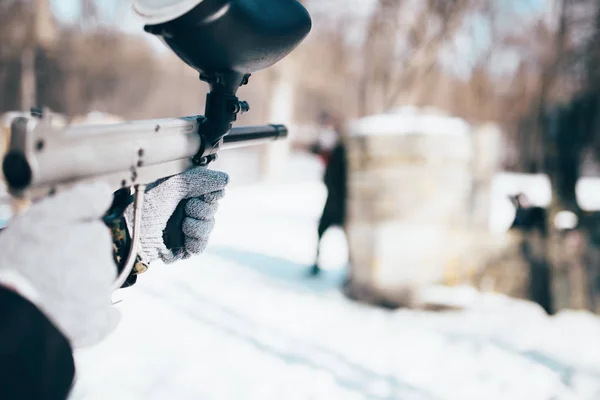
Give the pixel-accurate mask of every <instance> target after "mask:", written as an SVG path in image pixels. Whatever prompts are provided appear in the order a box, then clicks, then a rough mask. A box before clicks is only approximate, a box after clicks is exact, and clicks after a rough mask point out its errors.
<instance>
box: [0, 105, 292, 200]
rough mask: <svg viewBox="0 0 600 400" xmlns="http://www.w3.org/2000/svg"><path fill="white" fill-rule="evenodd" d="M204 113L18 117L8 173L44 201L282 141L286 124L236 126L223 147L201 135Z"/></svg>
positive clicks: (25, 194) (24, 191) (19, 187)
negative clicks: (100, 121)
mask: <svg viewBox="0 0 600 400" xmlns="http://www.w3.org/2000/svg"><path fill="white" fill-rule="evenodd" d="M203 120H204V117H202V116H190V117H182V118H168V119H154V120H143V121H132V122H127V123H124V124H111V125H91V126H70V127H66V128H62V129H57V128H55V127H51V126H50V124H48V123H47V122H46V121H44V120H43V119H42V120H36V119H35V118H17V119H15V121H14V122H13V124H12V127H11V141H10V148H9V151H8V153H7V155H6V157H5V158H4V162H3V171H4V176H5V178H6V182H7V185H8V188H9V192H10V194H11V195H12V196H14V197H17V198H25V199H32V200H35V199H38V198H41V197H44V196H46V195H48V194H49V193H50V192H52V191H55V190H59V189H60V188H61V187H64V186H69V185H71V184H73V183H77V182H89V181H95V180H103V181H105V182H107V183H109V184H110V185H111V187H112V188H113V190H115V191H116V190H118V189H121V188H125V187H129V186H132V185H136V184H149V183H151V182H154V181H156V180H157V179H160V178H164V177H168V176H171V175H174V174H177V173H180V172H183V171H185V170H186V169H188V168H192V167H194V166H195V165H197V162H196V163H195V162H194V160H198V159H202V157H203V156H204V153H208V152H211V153H214V152H215V151H216V150H227V149H230V148H235V147H244V146H250V145H256V144H260V143H265V142H268V141H272V140H277V139H281V138H284V137H286V136H287V129H286V128H285V127H284V126H282V125H265V126H252V127H239V128H233V129H232V130H231V131H230V132H229V134H227V135H226V136H225V137H224V138H222V139H221V142H220V144H219V145H218V146H214V145H213V144H209V143H208V142H209V141H208V140H207V139H206V138H204V137H203V136H202V134H201V133H200V129H199V128H200V125H201V124H202V121H203Z"/></svg>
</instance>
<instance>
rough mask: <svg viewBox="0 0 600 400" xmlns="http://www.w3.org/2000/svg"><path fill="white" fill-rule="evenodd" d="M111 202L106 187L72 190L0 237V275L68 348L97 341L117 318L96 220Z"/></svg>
mask: <svg viewBox="0 0 600 400" xmlns="http://www.w3.org/2000/svg"><path fill="white" fill-rule="evenodd" d="M112 199H113V194H112V191H111V190H110V187H109V186H108V185H104V184H93V185H80V186H76V187H75V188H73V189H70V190H66V191H64V192H61V193H58V194H57V195H55V196H53V197H50V198H47V199H45V200H43V201H41V202H39V203H37V204H34V205H33V206H32V207H31V208H30V209H29V210H27V211H26V212H25V213H24V214H23V215H19V216H16V217H14V218H13V219H12V220H11V221H10V223H9V225H8V227H7V228H6V230H5V231H4V232H2V233H0V275H2V276H4V278H5V282H6V281H7V280H8V281H9V282H8V283H9V286H10V283H18V284H17V285H15V286H16V288H17V291H19V292H20V293H21V294H22V295H23V296H24V297H26V298H28V299H29V300H30V301H32V302H33V303H34V304H35V305H36V306H37V307H38V308H39V309H40V310H41V311H42V312H44V314H46V316H47V317H48V318H49V319H50V320H51V321H53V322H54V324H56V326H57V327H58V328H59V329H60V330H61V331H62V332H63V334H65V335H66V336H67V337H68V338H69V340H70V342H71V344H72V345H73V346H74V347H80V346H87V345H92V344H95V343H97V342H99V341H100V340H102V339H103V338H104V337H105V336H106V335H108V334H109V333H110V332H112V331H113V329H115V328H116V326H117V324H118V322H119V319H120V316H119V313H118V311H117V310H116V309H115V308H114V307H113V306H112V301H111V294H112V290H111V285H112V284H113V283H114V281H115V279H116V276H117V267H116V265H115V262H114V259H113V250H112V238H111V235H110V231H109V229H108V228H107V227H106V225H104V223H103V222H102V221H101V217H102V216H103V215H104V213H105V212H106V211H107V210H108V208H109V206H110V204H111V202H112ZM7 277H9V278H7ZM15 277H18V278H17V279H15ZM11 281H12V282H11ZM19 289H21V290H19ZM25 289H27V290H25Z"/></svg>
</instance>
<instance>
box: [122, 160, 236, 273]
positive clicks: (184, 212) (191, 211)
mask: <svg viewBox="0 0 600 400" xmlns="http://www.w3.org/2000/svg"><path fill="white" fill-rule="evenodd" d="M228 182H229V176H228V175H227V174H226V173H224V172H220V171H214V170H210V169H207V168H203V167H197V168H193V169H190V170H188V171H186V172H183V173H181V174H179V175H175V176H172V177H170V178H165V179H161V180H159V181H157V182H155V183H154V184H152V185H149V186H148V188H147V189H146V194H145V199H144V205H143V208H142V223H141V227H140V229H141V231H140V257H141V259H142V261H143V262H144V263H151V262H153V261H156V260H158V259H160V260H162V261H163V262H165V263H172V262H175V261H177V260H181V259H185V258H189V257H190V256H191V255H193V254H199V253H202V252H203V251H204V249H205V248H206V245H207V243H208V237H209V235H210V233H211V231H212V229H213V227H214V224H215V219H214V216H215V213H216V212H217V208H218V201H219V200H220V199H221V198H223V195H224V189H225V187H226V186H227V183H228ZM125 221H126V222H127V228H128V230H129V232H130V233H131V232H132V221H133V206H132V205H130V206H129V207H128V208H127V209H126V210H125ZM167 223H168V224H167ZM165 239H166V241H165Z"/></svg>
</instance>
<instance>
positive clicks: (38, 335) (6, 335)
mask: <svg viewBox="0 0 600 400" xmlns="http://www.w3.org/2000/svg"><path fill="white" fill-rule="evenodd" d="M0 321H2V325H3V328H2V329H0V398H2V399H21V400H29V399H31V400H34V399H36V400H37V399H47V400H55V399H56V400H63V399H66V398H67V396H68V394H69V392H70V390H71V385H72V382H73V378H74V376H75V363H74V361H73V355H72V349H71V345H70V344H69V341H68V339H67V338H66V336H65V335H63V334H62V333H61V332H60V331H59V330H58V328H57V327H56V326H55V325H54V324H53V323H52V322H50V320H49V319H48V318H47V317H46V316H45V315H44V314H43V313H42V312H41V311H40V310H39V309H38V308H37V307H36V306H35V305H34V304H33V303H31V302H30V301H29V300H27V299H26V298H24V297H22V296H21V295H20V294H19V293H17V292H16V291H14V290H12V289H11V288H8V287H6V286H2V285H0Z"/></svg>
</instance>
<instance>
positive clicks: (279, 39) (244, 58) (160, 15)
mask: <svg viewBox="0 0 600 400" xmlns="http://www.w3.org/2000/svg"><path fill="white" fill-rule="evenodd" d="M134 10H136V12H137V13H138V14H139V15H141V16H142V17H143V18H144V19H145V20H146V21H148V23H147V24H146V26H145V27H144V29H145V30H146V31H147V32H149V33H152V34H154V35H156V36H158V37H160V38H161V39H162V40H163V41H164V42H165V43H166V44H167V46H169V47H170V48H171V49H172V50H173V51H174V52H175V53H176V54H177V55H178V56H179V57H180V58H181V59H182V60H183V61H185V62H186V63H187V64H188V65H189V66H191V67H192V68H194V69H195V70H197V71H199V72H201V73H205V74H211V73H224V72H227V71H231V72H234V71H235V72H238V73H240V74H242V75H245V74H249V73H253V72H256V71H259V70H261V69H264V68H268V67H270V66H271V65H273V64H275V63H276V62H278V61H279V60H281V59H282V58H284V57H285V56H286V55H288V54H289V53H290V52H291V51H292V50H293V49H294V48H296V46H298V45H299V44H300V42H302V40H303V39H304V38H305V37H306V36H307V35H308V33H309V32H310V29H311V25H312V23H311V18H310V15H309V14H308V11H307V10H306V9H305V8H304V7H303V6H302V5H301V4H300V3H299V2H298V1H296V0H135V1H134Z"/></svg>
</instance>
